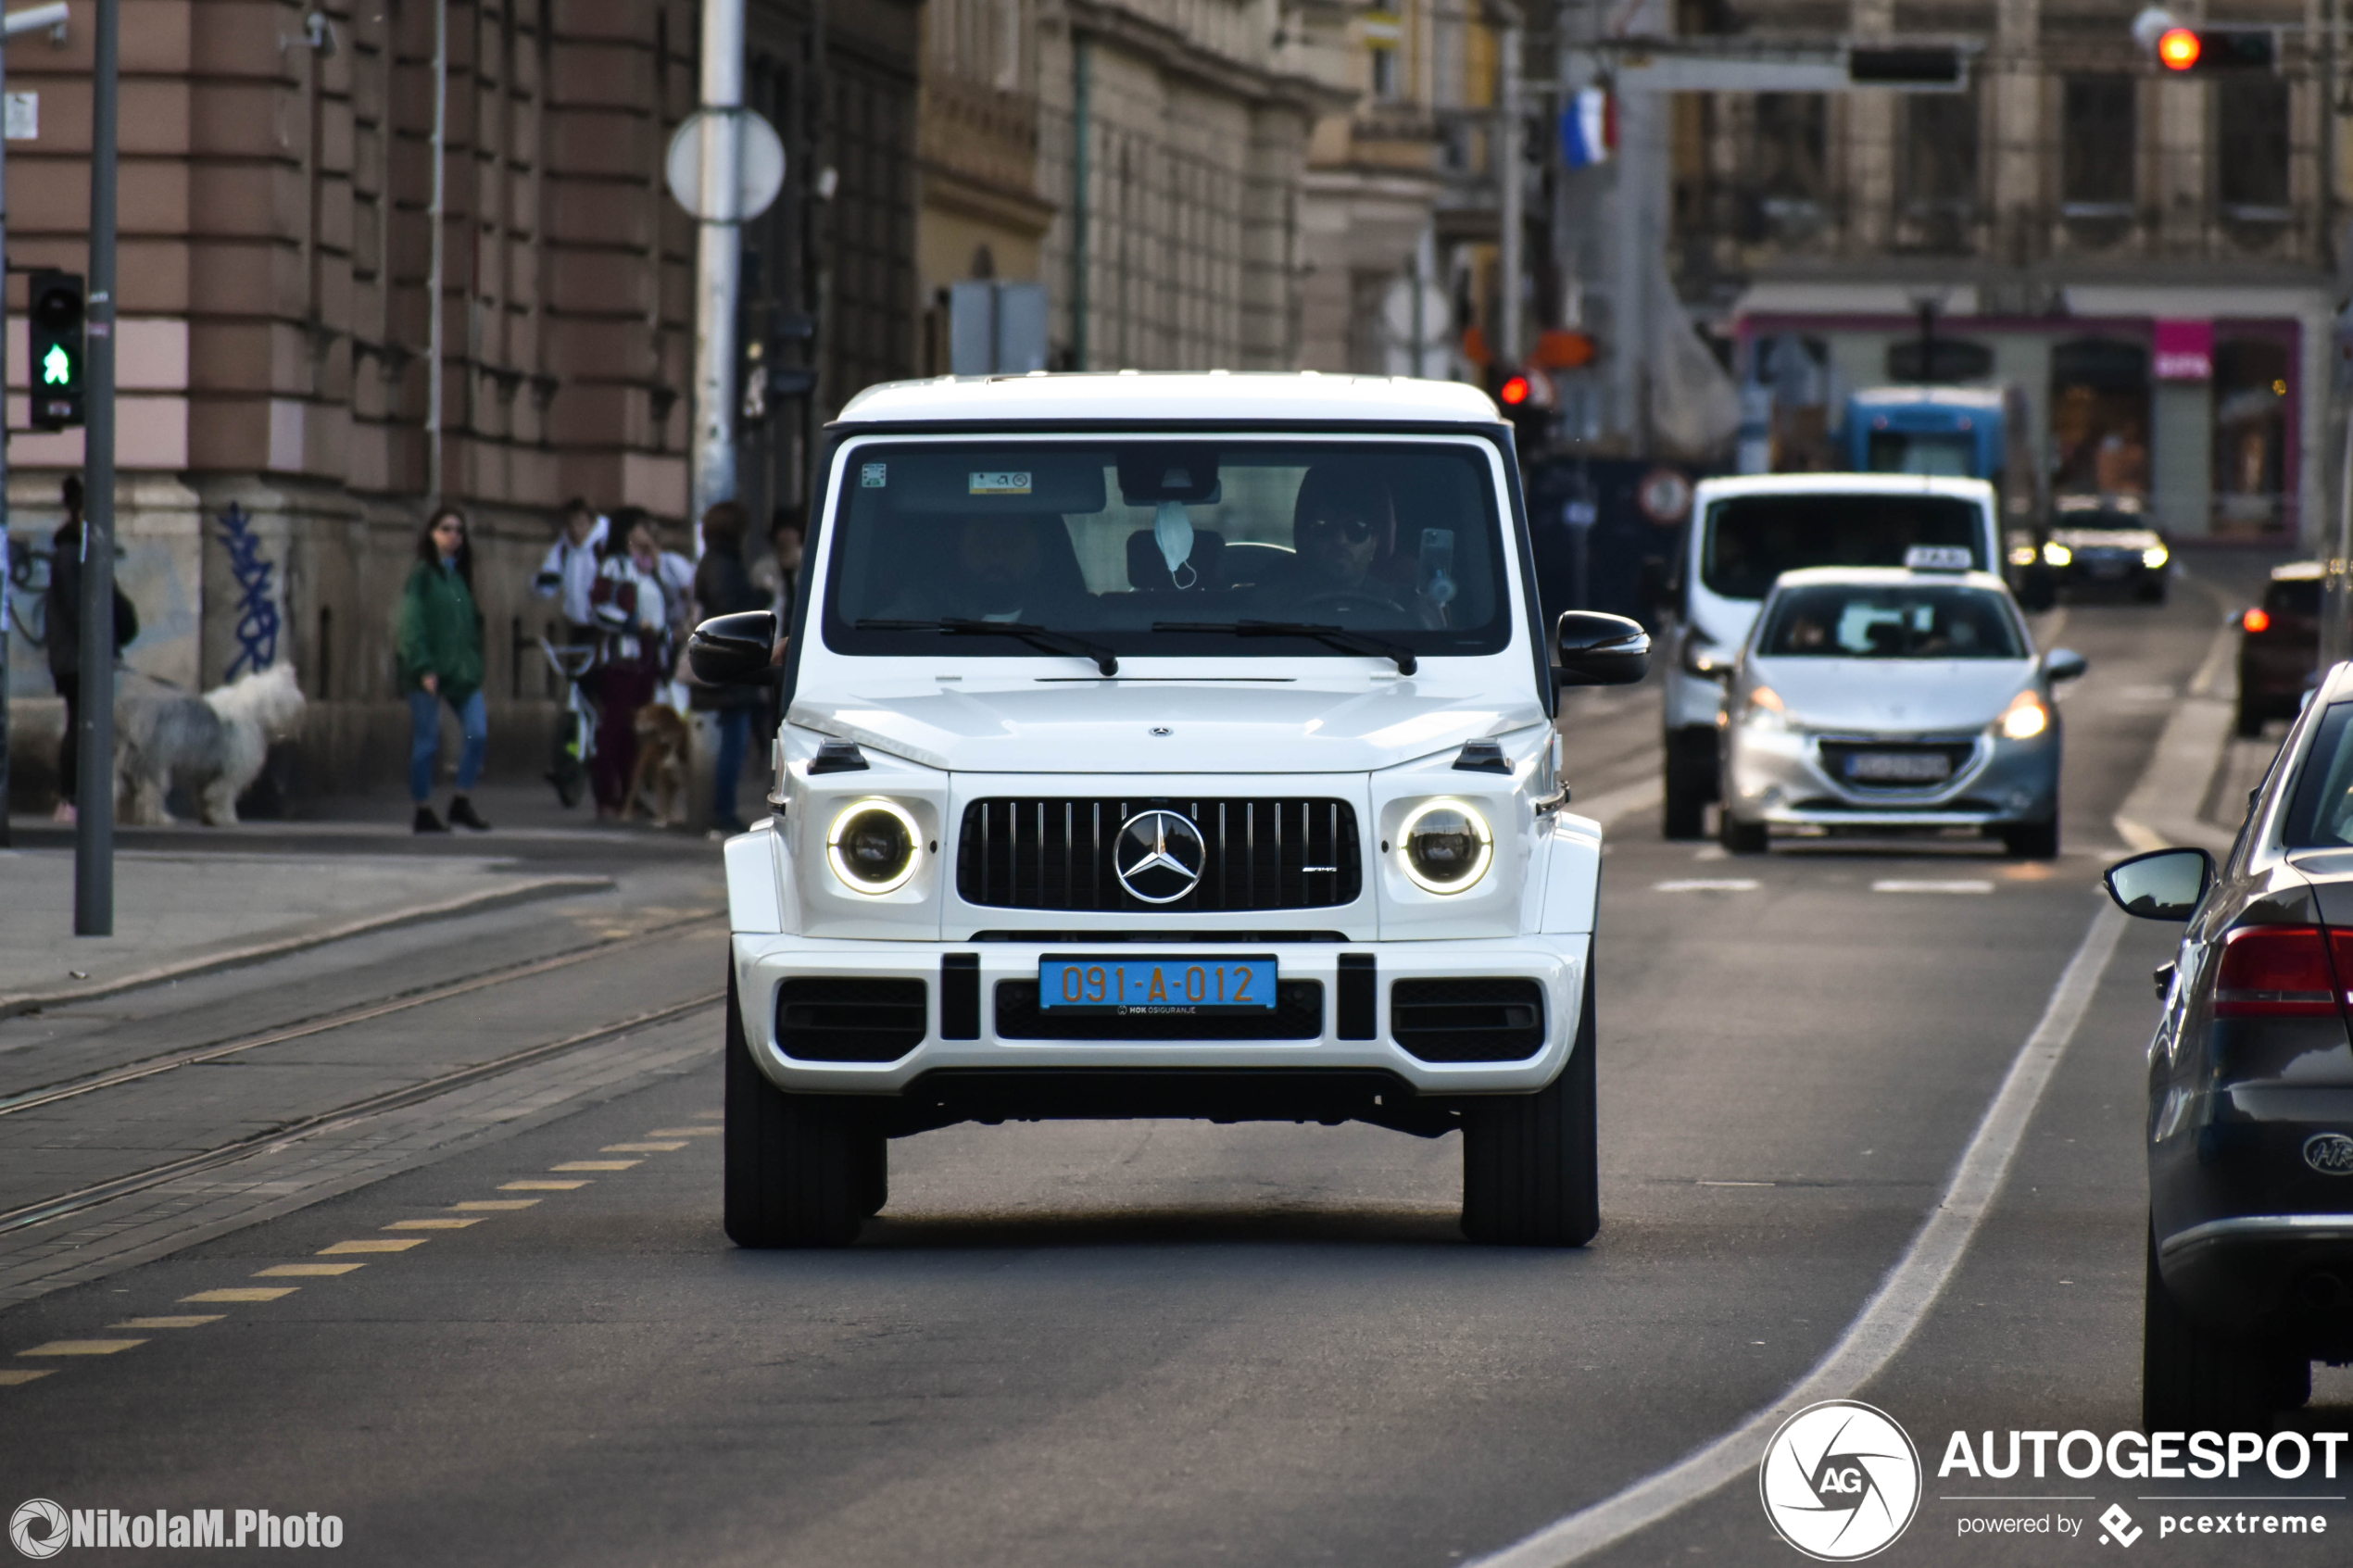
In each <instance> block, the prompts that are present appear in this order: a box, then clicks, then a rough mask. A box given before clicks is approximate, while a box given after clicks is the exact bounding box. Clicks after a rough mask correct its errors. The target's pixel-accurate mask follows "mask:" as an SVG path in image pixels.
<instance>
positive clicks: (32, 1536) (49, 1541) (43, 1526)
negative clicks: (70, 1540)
mask: <svg viewBox="0 0 2353 1568" xmlns="http://www.w3.org/2000/svg"><path fill="white" fill-rule="evenodd" d="M68 1527H69V1521H68V1520H67V1518H66V1511H65V1510H64V1509H62V1508H59V1507H58V1506H57V1504H56V1503H53V1502H51V1501H50V1500H49V1499H47V1498H33V1499H30V1500H29V1501H25V1502H20V1503H19V1504H17V1511H16V1512H14V1513H12V1514H10V1515H9V1516H8V1539H9V1540H10V1541H11V1542H13V1543H14V1544H15V1546H16V1549H18V1550H19V1551H20V1552H22V1553H24V1554H25V1555H26V1556H27V1557H55V1556H57V1553H59V1552H61V1551H63V1550H65V1549H66V1535H67V1533H68Z"/></svg>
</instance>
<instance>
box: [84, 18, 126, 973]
mask: <svg viewBox="0 0 2353 1568" xmlns="http://www.w3.org/2000/svg"><path fill="white" fill-rule="evenodd" d="M96 22H97V26H96V28H95V30H94V38H93V43H94V48H93V52H92V58H91V67H90V70H91V84H90V295H89V309H88V315H87V317H86V318H85V320H86V321H87V330H88V332H89V346H88V348H87V349H86V350H85V355H84V364H83V370H82V376H83V381H82V384H83V386H84V388H85V389H86V390H87V393H88V399H89V400H88V405H87V408H88V411H87V413H86V415H85V417H84V422H83V429H82V439H83V442H84V445H83V455H82V472H83V474H84V476H85V477H84V480H83V483H82V495H83V502H82V508H83V509H82V700H81V703H80V704H79V707H80V712H79V714H78V715H77V717H78V718H79V719H80V721H81V723H80V729H81V733H80V734H78V735H76V736H75V737H74V740H75V744H76V746H77V747H78V750H77V753H76V764H77V766H78V768H79V770H80V772H81V778H80V779H79V780H78V781H77V783H78V784H80V788H79V789H78V790H77V791H76V794H77V795H78V796H79V797H80V798H79V800H78V801H77V802H76V827H75V833H74V846H73V932H74V935H77V936H111V935H114V657H115V646H114V321H115V297H114V294H115V150H116V148H115V77H116V68H117V58H118V45H119V44H120V37H121V15H120V0H97V16H96Z"/></svg>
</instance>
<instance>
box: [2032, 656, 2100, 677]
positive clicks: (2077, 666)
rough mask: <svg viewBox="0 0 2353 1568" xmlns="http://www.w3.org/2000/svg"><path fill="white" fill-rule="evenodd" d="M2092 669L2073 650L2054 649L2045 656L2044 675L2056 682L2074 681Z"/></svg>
mask: <svg viewBox="0 0 2353 1568" xmlns="http://www.w3.org/2000/svg"><path fill="white" fill-rule="evenodd" d="M2090 668H2091V665H2090V664H2089V663H2088V662H2086V661H2085V659H2084V658H2083V656H2082V654H2080V653H2077V652H2076V651H2075V650H2074V649H2073V648H2053V649H2052V650H2051V651H2050V652H2048V653H2046V654H2045V655H2044V656H2043V673H2044V674H2045V675H2047V676H2049V677H2050V678H2051V679H2052V680H2054V681H2072V680H2074V679H2076V678H2077V677H2078V676H2080V675H2082V673H2083V671H2086V670H2089V669H2090Z"/></svg>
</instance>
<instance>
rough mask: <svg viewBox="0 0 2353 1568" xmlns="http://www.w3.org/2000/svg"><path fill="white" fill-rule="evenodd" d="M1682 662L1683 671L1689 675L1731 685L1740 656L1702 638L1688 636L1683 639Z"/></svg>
mask: <svg viewBox="0 0 2353 1568" xmlns="http://www.w3.org/2000/svg"><path fill="white" fill-rule="evenodd" d="M1682 663H1683V672H1684V673H1685V674H1687V675H1696V676H1698V677H1699V678H1700V679H1701V680H1703V681H1717V682H1720V683H1722V684H1727V685H1729V684H1730V683H1731V679H1732V671H1734V670H1735V669H1737V668H1739V665H1740V657H1739V655H1737V654H1734V653H1731V652H1730V651H1728V650H1726V649H1724V648H1721V647H1718V646H1716V645H1715V644H1714V643H1711V642H1707V641H1705V640H1704V639H1702V638H1699V637H1695V636H1686V637H1684V639H1683V659H1682Z"/></svg>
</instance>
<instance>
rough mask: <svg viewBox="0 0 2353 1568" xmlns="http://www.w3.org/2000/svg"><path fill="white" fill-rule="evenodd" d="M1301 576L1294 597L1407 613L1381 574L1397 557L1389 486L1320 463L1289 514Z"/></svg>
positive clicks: (1359, 472)
mask: <svg viewBox="0 0 2353 1568" xmlns="http://www.w3.org/2000/svg"><path fill="white" fill-rule="evenodd" d="M1290 530H1291V546H1292V548H1293V549H1294V550H1295V551H1296V552H1297V556H1298V561H1299V574H1298V577H1297V579H1296V580H1295V582H1294V583H1293V588H1292V592H1293V596H1294V597H1308V598H1314V597H1327V598H1329V597H1340V596H1346V597H1354V598H1362V599H1369V600H1372V601H1374V602H1376V603H1379V604H1386V605H1392V606H1395V607H1396V608H1400V609H1403V608H1404V605H1403V601H1402V600H1401V599H1400V597H1399V596H1398V591H1397V587H1396V584H1394V583H1390V582H1388V581H1386V580H1385V574H1384V572H1383V571H1382V568H1384V567H1385V566H1388V565H1390V563H1391V562H1392V561H1393V559H1394V557H1395V545H1396V539H1397V511H1396V508H1395V506H1394V505H1393V504H1392V503H1391V501H1390V495H1389V486H1388V485H1386V484H1384V483H1381V482H1380V480H1378V478H1376V477H1374V476H1373V475H1371V474H1368V473H1366V472H1365V471H1364V470H1362V469H1356V468H1349V467H1344V466H1342V465H1341V464H1339V463H1329V462H1327V463H1318V464H1316V465H1315V467H1314V468H1311V469H1309V470H1307V476H1306V477H1305V478H1304V479H1302V480H1301V481H1300V484H1299V498H1298V500H1297V501H1296V502H1294V503H1293V505H1292V508H1291V525H1290Z"/></svg>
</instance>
